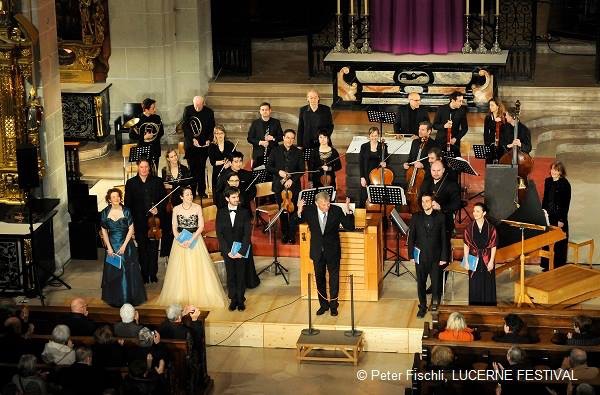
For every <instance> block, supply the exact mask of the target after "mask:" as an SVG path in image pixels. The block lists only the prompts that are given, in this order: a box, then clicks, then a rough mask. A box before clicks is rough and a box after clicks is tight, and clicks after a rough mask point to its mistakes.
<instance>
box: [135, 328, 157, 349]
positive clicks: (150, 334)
mask: <svg viewBox="0 0 600 395" xmlns="http://www.w3.org/2000/svg"><path fill="white" fill-rule="evenodd" d="M138 341H139V345H140V346H141V347H150V346H152V343H153V342H154V331H151V330H150V329H149V328H146V327H143V328H142V329H140V332H139V333H138Z"/></svg>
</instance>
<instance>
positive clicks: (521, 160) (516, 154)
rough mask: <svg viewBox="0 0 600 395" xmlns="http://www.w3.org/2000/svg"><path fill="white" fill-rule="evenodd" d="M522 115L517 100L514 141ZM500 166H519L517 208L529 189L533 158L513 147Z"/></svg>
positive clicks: (503, 156) (515, 146) (516, 194)
mask: <svg viewBox="0 0 600 395" xmlns="http://www.w3.org/2000/svg"><path fill="white" fill-rule="evenodd" d="M520 113H521V103H520V102H519V101H518V100H517V102H516V103H515V127H514V133H513V141H514V140H516V139H517V138H518V136H519V115H520ZM499 162H500V164H503V165H513V166H518V170H517V173H518V178H517V185H516V192H515V196H516V199H515V203H516V204H517V206H518V205H519V203H520V202H522V201H523V200H524V199H525V196H526V193H527V191H526V189H527V177H528V176H529V174H530V173H531V171H532V170H533V159H532V158H531V156H530V155H529V154H528V153H526V152H524V151H522V150H521V149H520V148H519V147H518V146H517V145H514V144H513V146H512V150H510V151H507V152H506V153H505V154H504V155H502V157H501V158H500V161H499Z"/></svg>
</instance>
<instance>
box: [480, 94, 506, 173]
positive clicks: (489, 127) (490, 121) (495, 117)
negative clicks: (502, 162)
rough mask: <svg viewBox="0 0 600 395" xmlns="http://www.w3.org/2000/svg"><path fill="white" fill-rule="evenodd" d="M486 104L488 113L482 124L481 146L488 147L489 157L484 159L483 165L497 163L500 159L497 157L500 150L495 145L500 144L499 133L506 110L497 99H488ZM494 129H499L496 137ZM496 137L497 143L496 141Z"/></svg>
mask: <svg viewBox="0 0 600 395" xmlns="http://www.w3.org/2000/svg"><path fill="white" fill-rule="evenodd" d="M488 104H489V106H490V112H489V113H488V114H487V115H486V116H485V121H484V122H483V144H485V145H486V146H488V147H490V156H488V157H487V158H486V160H485V163H497V161H498V160H499V159H500V157H499V156H498V155H499V153H500V150H497V149H496V144H500V131H501V130H502V126H503V125H504V123H505V120H504V113H505V112H506V110H505V109H504V105H503V104H502V102H501V101H500V100H498V99H497V98H492V99H490V100H489V101H488ZM496 128H499V129H498V136H496ZM496 137H497V138H498V141H496Z"/></svg>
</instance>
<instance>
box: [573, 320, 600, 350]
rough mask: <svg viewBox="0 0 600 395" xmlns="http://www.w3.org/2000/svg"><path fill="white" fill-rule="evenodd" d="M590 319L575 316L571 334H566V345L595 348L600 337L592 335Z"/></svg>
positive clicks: (599, 341)
mask: <svg viewBox="0 0 600 395" xmlns="http://www.w3.org/2000/svg"><path fill="white" fill-rule="evenodd" d="M592 324H593V321H592V318H591V317H588V316H585V315H577V316H575V317H573V332H569V333H567V340H566V344H568V345H570V346H597V345H599V344H600V337H598V336H597V334H595V333H593V327H592Z"/></svg>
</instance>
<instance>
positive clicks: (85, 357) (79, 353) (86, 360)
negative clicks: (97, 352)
mask: <svg viewBox="0 0 600 395" xmlns="http://www.w3.org/2000/svg"><path fill="white" fill-rule="evenodd" d="M75 358H76V360H77V362H79V363H83V364H86V365H90V366H91V365H92V350H91V348H89V347H85V346H81V347H77V348H76V349H75Z"/></svg>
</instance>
